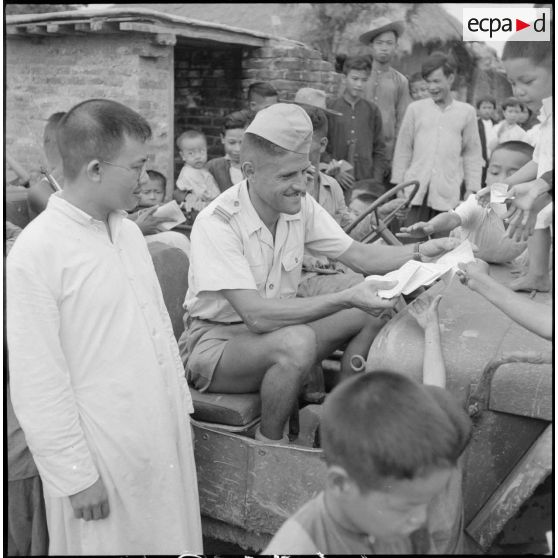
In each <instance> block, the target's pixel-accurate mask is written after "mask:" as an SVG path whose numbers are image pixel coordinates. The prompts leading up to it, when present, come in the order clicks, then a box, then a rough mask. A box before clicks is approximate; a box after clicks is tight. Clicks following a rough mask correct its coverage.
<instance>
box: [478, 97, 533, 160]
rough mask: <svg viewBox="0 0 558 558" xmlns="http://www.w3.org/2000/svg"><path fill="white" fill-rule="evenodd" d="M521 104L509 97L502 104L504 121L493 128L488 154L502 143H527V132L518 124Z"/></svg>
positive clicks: (489, 139) (489, 137)
mask: <svg viewBox="0 0 558 558" xmlns="http://www.w3.org/2000/svg"><path fill="white" fill-rule="evenodd" d="M521 106H522V105H521V103H520V102H519V101H518V100H517V99H516V98H515V97H508V98H507V99H506V100H505V101H504V102H503V103H502V111H503V113H504V119H503V120H502V121H501V122H498V124H496V125H495V126H493V127H492V130H491V131H490V134H489V135H488V145H487V148H488V154H489V155H490V153H492V151H493V149H494V148H495V147H496V146H497V145H498V144H500V143H504V142H506V141H525V140H526V137H527V132H526V131H525V130H524V129H523V128H522V127H521V126H520V125H519V124H518V123H517V120H518V119H519V115H520V114H521Z"/></svg>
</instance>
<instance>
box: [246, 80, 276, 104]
mask: <svg viewBox="0 0 558 558" xmlns="http://www.w3.org/2000/svg"><path fill="white" fill-rule="evenodd" d="M277 95H278V93H277V89H275V87H273V85H271V83H268V82H267V81H257V82H255V83H252V84H250V85H249V86H248V102H250V101H254V100H255V97H261V98H264V99H265V98H266V97H277Z"/></svg>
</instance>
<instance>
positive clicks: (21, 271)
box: [7, 99, 202, 555]
mask: <svg viewBox="0 0 558 558" xmlns="http://www.w3.org/2000/svg"><path fill="white" fill-rule="evenodd" d="M150 137H151V128H150V127H149V124H148V123H147V122H146V121H145V119H144V118H142V117H141V116H140V115H139V114H137V113H136V112H134V111H133V110H131V109H129V108H128V107H126V106H124V105H121V104H120V103H116V102H114V101H108V100H104V99H99V100H98V99H93V100H89V101H85V102H83V103H80V104H78V105H76V106H75V107H74V108H72V109H71V110H70V111H68V113H67V114H66V116H65V117H64V118H63V119H62V121H61V122H60V124H59V127H58V132H57V139H58V147H59V149H60V154H61V156H62V161H63V168H64V190H63V191H62V192H59V193H56V194H54V195H52V196H51V197H50V199H49V202H48V206H47V208H46V209H45V211H44V212H43V213H42V214H41V215H39V216H38V217H37V218H36V219H34V220H33V221H32V222H31V223H30V224H29V225H28V226H27V227H26V228H25V229H24V230H23V232H22V233H21V235H20V237H19V238H18V240H17V242H16V243H15V245H14V247H13V248H12V251H11V252H10V254H9V256H8V262H7V293H8V296H7V324H8V346H9V351H10V354H9V357H10V382H11V395H12V402H13V405H14V410H15V412H16V415H17V417H18V419H19V421H20V423H21V426H22V428H23V431H24V432H25V437H26V439H27V443H28V444H29V448H30V450H31V453H32V454H33V457H34V459H35V463H36V465H37V468H38V470H39V473H40V475H41V479H42V481H43V486H44V491H45V501H46V510H47V522H48V529H49V536H50V547H49V554H70V555H83V554H92V555H97V554H182V553H192V552H193V553H195V554H198V553H201V552H202V538H201V521H200V514H199V504H198V492H197V482H196V469H195V465H194V455H193V450H192V438H191V431H190V427H189V424H188V414H189V413H190V412H192V410H193V409H192V405H191V399H190V395H189V392H188V388H187V386H186V383H185V380H184V370H183V368H182V365H181V363H180V357H179V354H178V350H177V346H176V341H175V339H174V335H173V330H172V326H171V322H170V319H169V315H168V313H167V310H166V308H165V303H164V300H163V296H162V293H161V288H160V286H159V282H158V279H157V275H156V274H155V269H154V267H153V262H152V261H151V257H150V255H149V252H148V250H147V246H146V244H145V241H144V239H143V236H142V234H141V232H140V230H139V229H138V228H137V226H136V225H135V224H134V223H132V222H131V221H130V220H129V219H126V218H125V214H123V211H122V210H131V209H133V208H134V207H135V206H136V204H137V203H138V200H139V198H140V189H141V184H143V183H144V182H145V181H146V179H147V175H146V172H145V170H146V164H147V158H148V153H149V145H148V143H147V141H148V140H149V138H150Z"/></svg>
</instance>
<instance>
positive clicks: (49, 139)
mask: <svg viewBox="0 0 558 558" xmlns="http://www.w3.org/2000/svg"><path fill="white" fill-rule="evenodd" d="M65 115H66V113H65V112H55V113H53V114H51V115H50V116H49V117H48V120H47V123H46V125H45V130H44V132H43V149H44V150H45V155H46V158H47V161H48V163H49V164H50V165H51V166H57V165H58V164H59V163H60V160H61V157H60V151H59V149H58V143H57V142H56V130H57V129H58V124H60V121H61V120H62V118H64V116H65Z"/></svg>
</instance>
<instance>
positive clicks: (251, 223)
mask: <svg viewBox="0 0 558 558" xmlns="http://www.w3.org/2000/svg"><path fill="white" fill-rule="evenodd" d="M238 202H239V204H240V207H241V208H242V213H243V221H244V223H245V225H246V227H247V229H246V232H247V233H248V234H252V233H254V232H256V231H258V230H260V229H261V228H263V227H265V224H264V222H263V221H262V220H261V218H260V216H259V215H258V212H257V211H256V209H255V207H254V206H253V204H252V200H251V199H250V194H249V193H248V181H247V180H246V179H245V180H243V181H242V182H241V183H240V188H239V189H238ZM235 203H236V202H235ZM300 218H301V217H300V211H299V212H298V213H295V214H294V215H288V214H287V213H280V214H279V221H281V220H283V221H296V220H300Z"/></svg>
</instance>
